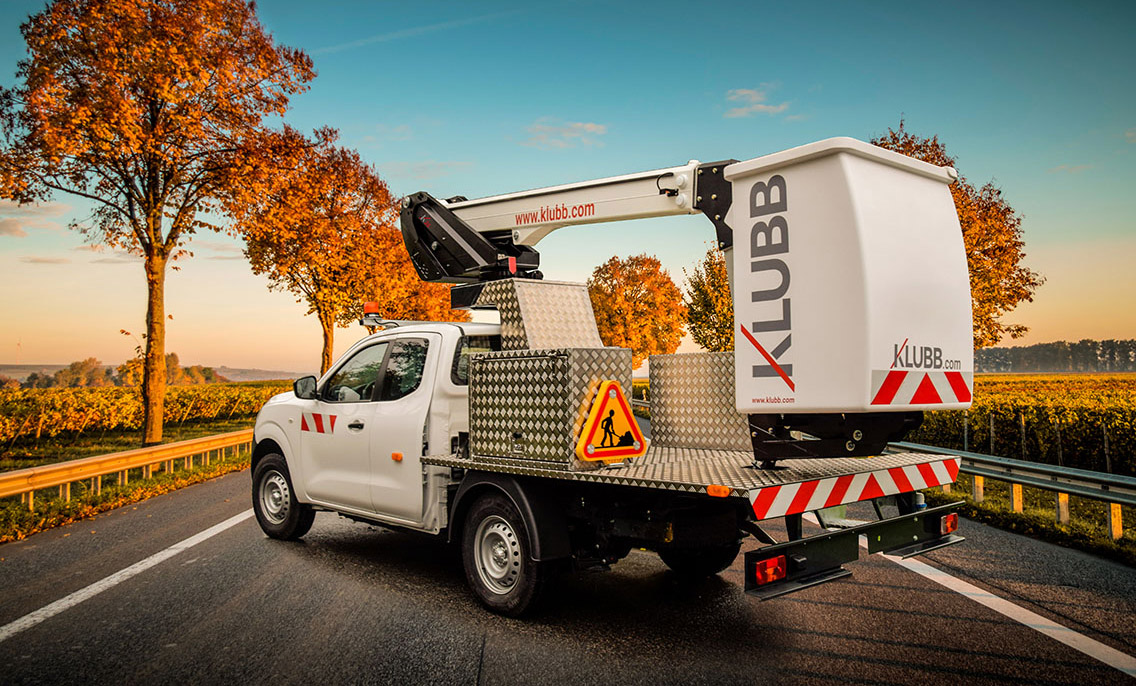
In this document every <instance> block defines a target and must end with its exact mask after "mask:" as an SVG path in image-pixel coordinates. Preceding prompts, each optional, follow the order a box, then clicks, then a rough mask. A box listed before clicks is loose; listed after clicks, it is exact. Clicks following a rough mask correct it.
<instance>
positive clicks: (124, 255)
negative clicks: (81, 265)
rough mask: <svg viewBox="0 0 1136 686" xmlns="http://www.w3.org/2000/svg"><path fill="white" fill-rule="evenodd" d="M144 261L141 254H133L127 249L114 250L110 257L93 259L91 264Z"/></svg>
mask: <svg viewBox="0 0 1136 686" xmlns="http://www.w3.org/2000/svg"><path fill="white" fill-rule="evenodd" d="M141 261H142V257H141V256H140V255H132V254H130V253H128V252H126V251H125V250H114V251H112V252H111V254H110V256H109V257H100V258H99V259H97V260H91V264H136V263H138V262H141Z"/></svg>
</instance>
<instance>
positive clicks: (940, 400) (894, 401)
mask: <svg viewBox="0 0 1136 686" xmlns="http://www.w3.org/2000/svg"><path fill="white" fill-rule="evenodd" d="M973 383H974V375H973V374H971V373H969V372H967V373H964V372H921V371H913V372H912V371H907V370H905V369H892V370H889V371H883V370H876V371H873V372H872V388H873V393H872V404H873V405H944V404H955V403H969V402H970V398H971V392H970V388H971V386H972V385H973Z"/></svg>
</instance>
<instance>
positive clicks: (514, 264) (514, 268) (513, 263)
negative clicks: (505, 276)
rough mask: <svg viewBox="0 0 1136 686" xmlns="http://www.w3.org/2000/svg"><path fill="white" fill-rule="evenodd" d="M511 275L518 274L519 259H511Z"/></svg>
mask: <svg viewBox="0 0 1136 686" xmlns="http://www.w3.org/2000/svg"><path fill="white" fill-rule="evenodd" d="M509 273H510V274H516V273H517V258H515V257H510V258H509Z"/></svg>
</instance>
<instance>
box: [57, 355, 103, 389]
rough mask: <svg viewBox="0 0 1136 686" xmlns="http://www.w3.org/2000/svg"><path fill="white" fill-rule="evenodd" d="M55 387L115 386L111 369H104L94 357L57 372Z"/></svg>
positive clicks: (73, 363)
mask: <svg viewBox="0 0 1136 686" xmlns="http://www.w3.org/2000/svg"><path fill="white" fill-rule="evenodd" d="M54 381H55V383H54V384H53V385H54V386H61V387H63V388H79V387H87V386H113V385H114V376H113V372H112V371H111V370H110V368H109V367H104V366H103V363H102V362H99V361H98V360H97V359H96V358H94V357H88V358H87V359H85V360H79V361H78V362H72V363H71V364H69V365H67V366H66V367H64V368H63V369H60V370H59V371H57V372H55V378H54Z"/></svg>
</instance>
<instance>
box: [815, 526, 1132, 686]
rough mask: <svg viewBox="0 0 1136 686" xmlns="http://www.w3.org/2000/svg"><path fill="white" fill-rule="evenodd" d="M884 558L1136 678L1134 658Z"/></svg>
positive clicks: (938, 575)
mask: <svg viewBox="0 0 1136 686" xmlns="http://www.w3.org/2000/svg"><path fill="white" fill-rule="evenodd" d="M805 519H807V520H809V521H810V522H812V523H813V524H817V525H818V526H819V525H820V522H818V521H817V518H816V516H815V515H813V514H812V513H811V512H810V513H806V514H805ZM860 547H861V548H867V547H868V541H867V538H865V537H864V536H861V537H860ZM883 557H884V558H885V559H887V560H890V561H892V562H894V563H896V564H897V565H899V566H900V567H903V568H904V569H907V570H909V571H912V572H915V573H916V574H918V575H920V576H922V577H924V578H927V579H930V580H931V581H934V582H935V583H937V584H939V585H940V586H943V587H945V588H949V589H950V590H952V591H954V592H955V593H958V594H959V595H962V596H965V597H967V598H970V599H971V600H973V601H974V602H976V603H978V604H980V605H985V606H986V607H988V608H990V609H991V610H994V611H995V612H997V613H998V614H1000V615H1003V616H1005V617H1009V618H1010V619H1012V620H1014V621H1015V622H1018V623H1019V624H1021V625H1023V626H1027V627H1029V628H1031V629H1034V630H1036V631H1040V632H1041V633H1043V634H1045V635H1046V636H1048V637H1050V638H1052V639H1053V640H1055V641H1060V642H1061V643H1064V644H1065V645H1067V646H1069V647H1070V648H1072V649H1073V650H1076V651H1079V652H1082V653H1084V654H1085V655H1088V656H1089V657H1091V658H1093V659H1094V660H1099V661H1100V662H1103V663H1104V664H1106V665H1108V666H1109V667H1113V668H1115V669H1119V670H1120V671H1122V672H1124V673H1125V674H1127V675H1128V676H1134V677H1136V657H1133V656H1131V655H1129V654H1127V653H1122V652H1120V651H1119V650H1117V649H1115V648H1111V647H1109V646H1107V645H1105V644H1103V643H1101V642H1100V641H1097V640H1095V639H1092V638H1089V637H1088V636H1085V635H1084V634H1080V633H1077V632H1076V631H1073V630H1072V629H1070V628H1069V627H1067V626H1064V625H1061V624H1058V623H1057V622H1054V621H1051V620H1048V619H1046V618H1045V617H1042V616H1041V615H1039V614H1037V613H1036V612H1031V611H1029V610H1027V609H1025V608H1024V607H1021V606H1018V605H1015V604H1013V603H1011V602H1010V601H1008V600H1006V599H1005V598H1002V597H1001V596H996V595H994V594H993V593H990V592H989V591H985V590H983V589H981V588H979V587H978V586H975V585H974V584H971V583H968V582H966V581H963V580H962V579H959V578H958V577H955V576H951V575H950V574H947V573H946V572H944V571H943V570H941V569H938V568H936V567H932V566H931V565H929V564H927V563H926V562H922V561H920V560H913V559H911V558H908V559H906V560H905V559H903V558H900V557H895V556H893V555H884V556H883Z"/></svg>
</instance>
